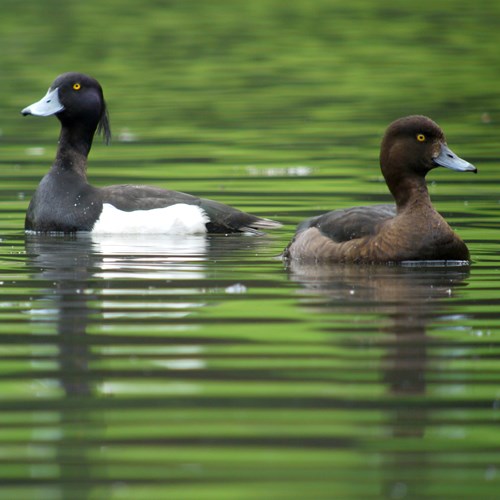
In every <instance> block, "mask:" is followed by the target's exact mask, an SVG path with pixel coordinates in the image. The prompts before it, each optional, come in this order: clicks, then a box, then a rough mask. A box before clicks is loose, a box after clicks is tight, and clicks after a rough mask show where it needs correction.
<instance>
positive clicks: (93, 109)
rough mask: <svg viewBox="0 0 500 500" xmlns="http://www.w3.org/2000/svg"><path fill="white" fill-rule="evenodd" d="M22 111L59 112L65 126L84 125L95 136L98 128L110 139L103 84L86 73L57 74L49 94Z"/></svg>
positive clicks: (58, 114) (31, 113) (81, 126)
mask: <svg viewBox="0 0 500 500" xmlns="http://www.w3.org/2000/svg"><path fill="white" fill-rule="evenodd" d="M21 113H22V114H23V115H24V116H26V115H34V116H50V115H56V116H57V118H58V119H59V120H60V122H61V125H62V126H63V128H64V127H65V128H68V129H71V128H75V127H76V128H85V129H87V130H89V131H91V133H92V135H93V134H94V132H95V130H96V129H97V132H98V133H102V135H103V137H104V141H105V142H106V143H108V142H109V140H110V138H111V129H110V125H109V117H108V111H107V107H106V102H105V100H104V94H103V91H102V87H101V85H100V84H99V82H98V81H97V80H95V79H94V78H92V77H90V76H88V75H84V74H83V73H64V74H62V75H60V76H58V77H57V78H56V79H55V80H54V82H53V83H52V85H51V86H50V88H49V90H48V91H47V94H46V95H45V96H44V97H42V99H40V100H39V101H37V102H35V103H33V104H31V105H30V106H27V107H26V108H24V109H23V110H22V111H21Z"/></svg>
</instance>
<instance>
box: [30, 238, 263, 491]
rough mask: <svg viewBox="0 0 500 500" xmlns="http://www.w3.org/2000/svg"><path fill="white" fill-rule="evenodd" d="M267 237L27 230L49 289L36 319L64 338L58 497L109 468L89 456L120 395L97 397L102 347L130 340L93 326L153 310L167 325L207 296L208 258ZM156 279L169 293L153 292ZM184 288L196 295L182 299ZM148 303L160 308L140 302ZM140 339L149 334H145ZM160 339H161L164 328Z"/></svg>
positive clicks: (89, 486)
mask: <svg viewBox="0 0 500 500" xmlns="http://www.w3.org/2000/svg"><path fill="white" fill-rule="evenodd" d="M265 244H266V239H265V238H256V237H245V236H241V237H239V236H236V237H230V238H226V237H224V236H213V237H206V236H183V237H182V238H179V237H167V236H158V237H151V236H148V238H147V239H146V238H144V237H134V236H112V237H109V236H99V237H96V236H90V235H88V236H86V235H65V236H52V235H51V236H46V235H26V240H25V247H26V254H27V262H28V265H29V266H31V268H32V274H33V278H34V279H35V280H36V281H38V282H41V284H40V286H39V288H40V289H41V290H42V292H41V295H39V296H38V298H36V299H35V300H33V302H32V307H33V309H32V311H31V314H32V321H33V323H36V324H38V325H40V324H43V325H44V329H45V331H49V332H50V334H52V333H54V334H56V335H54V338H53V340H52V336H50V337H49V338H50V342H53V344H54V345H55V346H56V347H57V354H56V356H55V361H56V363H57V368H56V370H55V372H54V378H55V379H56V380H57V382H58V383H59V386H60V388H61V389H62V397H61V398H60V400H58V402H57V403H56V404H55V408H56V411H57V412H58V415H59V422H60V433H59V435H60V439H59V440H58V442H57V443H56V450H55V451H56V461H57V465H58V469H59V471H60V473H59V478H57V479H54V485H57V487H60V488H61V495H60V496H61V498H72V499H77V500H80V499H86V498H88V497H89V496H90V494H91V491H92V490H93V488H94V487H95V486H96V484H97V483H98V482H99V479H98V478H102V477H103V471H102V467H101V468H99V470H98V471H97V470H96V465H95V463H94V462H93V460H92V458H91V456H92V454H93V455H95V454H96V453H98V449H99V443H100V436H102V435H103V434H104V429H105V426H104V424H103V420H104V416H103V411H104V409H105V408H107V407H108V406H109V407H113V400H112V399H109V398H108V399H107V400H106V402H103V400H102V397H100V396H99V394H98V393H99V391H98V390H97V388H99V387H101V388H102V386H103V385H104V384H105V382H106V380H103V379H104V375H102V373H103V372H102V370H99V369H96V366H99V362H100V361H101V362H102V360H103V354H102V352H104V351H103V350H102V347H106V346H109V347H113V346H115V344H117V343H118V344H119V343H120V341H121V342H125V343H127V342H130V341H131V339H130V336H128V337H127V336H126V335H124V336H121V335H119V334H118V335H114V336H113V337H112V339H111V338H109V337H108V336H107V335H105V334H100V335H96V334H90V332H91V330H92V328H94V329H99V331H101V330H102V329H103V324H104V325H105V323H106V321H108V320H109V321H111V320H116V318H117V317H120V319H121V321H124V324H127V325H128V324H130V323H135V325H136V326H137V327H138V328H141V325H143V324H144V321H145V318H146V316H148V317H149V319H151V317H152V316H153V317H154V316H155V314H156V315H157V321H158V322H159V323H160V324H161V325H162V327H163V326H165V325H166V323H168V319H169V318H171V317H173V318H179V317H182V316H187V315H192V314H193V313H194V312H195V311H196V310H197V308H200V307H204V306H205V305H206V303H205V302H204V301H203V299H202V298H200V297H201V296H202V294H201V293H200V291H201V290H203V289H204V288H205V287H206V281H205V280H206V279H207V262H208V261H209V260H211V259H218V258H220V257H222V256H224V255H226V254H228V253H232V252H234V251H237V249H239V250H241V249H242V248H244V249H245V251H246V250H248V249H249V248H255V247H257V246H260V245H265ZM156 285H157V286H158V287H161V289H162V290H163V292H164V293H163V292H162V293H161V297H160V298H159V299H158V300H156V299H155V300H152V301H151V297H152V296H153V295H155V290H154V288H155V286H156ZM192 291H195V292H196V293H191V292H192ZM183 295H187V296H188V297H189V300H186V301H185V302H184V300H183V298H182V296H183ZM148 296H149V297H150V298H149V299H148V298H147V297H148ZM179 296H181V297H179ZM137 297H141V298H140V299H137ZM155 297H156V295H155ZM131 301H132V302H131ZM148 301H149V303H148ZM151 302H154V303H155V305H154V309H153V310H151V307H149V309H148V308H147V307H143V306H145V305H148V306H151ZM176 321H177V320H176ZM165 327H166V328H167V327H168V325H166V326H165ZM104 328H105V327H104ZM176 328H177V329H178V323H177V324H176ZM52 329H53V331H52ZM115 330H116V329H115ZM135 339H136V340H134V342H136V343H137V342H139V340H137V337H135ZM132 340H133V339H132ZM140 341H141V342H142V341H144V342H146V343H147V342H148V335H147V334H145V335H144V338H143V337H142V336H141V340H140ZM149 342H150V343H151V342H152V340H151V338H149ZM154 342H155V345H157V343H158V338H157V337H155V340H154ZM173 342H175V340H173ZM134 404H136V403H134ZM96 478H97V479H96ZM99 488H100V491H101V489H102V488H103V483H101V484H99ZM106 496H108V495H106V494H105V493H104V494H103V498H104V497H106Z"/></svg>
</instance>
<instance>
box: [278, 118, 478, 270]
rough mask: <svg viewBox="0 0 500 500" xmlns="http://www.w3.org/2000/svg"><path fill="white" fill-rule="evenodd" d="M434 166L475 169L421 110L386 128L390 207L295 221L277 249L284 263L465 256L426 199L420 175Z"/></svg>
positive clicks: (384, 163)
mask: <svg viewBox="0 0 500 500" xmlns="http://www.w3.org/2000/svg"><path fill="white" fill-rule="evenodd" d="M436 167H445V168H448V169H451V170H455V171H458V172H474V173H477V168H476V167H475V166H474V165H472V164H471V163H469V162H468V161H466V160H464V159H462V158H460V157H459V156H457V155H456V154H455V153H454V152H453V151H452V150H451V149H450V148H449V147H448V144H447V142H446V138H445V135H444V132H443V130H442V129H441V127H440V126H439V125H438V124H437V123H435V122H434V121H433V120H432V119H430V118H429V117H427V116H422V115H411V116H405V117H402V118H399V119H397V120H395V121H394V122H392V123H391V124H390V125H389V126H388V127H387V129H386V131H385V134H384V136H383V139H382V143H381V146H380V168H381V170H382V175H383V176H384V179H385V182H386V184H387V187H388V188H389V191H390V193H391V194H392V197H393V198H394V201H395V205H391V204H384V205H372V206H360V207H352V208H346V209H338V210H333V211H331V212H327V213H324V214H321V215H318V216H315V217H312V218H309V219H307V220H305V221H303V222H301V223H300V224H299V225H298V226H297V230H296V232H295V235H294V237H293V239H292V241H291V242H290V243H289V244H288V245H287V247H286V248H285V250H284V251H283V253H282V258H283V259H284V261H285V262H288V263H289V262H304V263H315V262H322V263H350V264H357V263H359V264H363V263H366V264H377V263H391V262H393V263H398V262H403V261H429V260H435V261H469V260H470V254H469V250H468V248H467V245H466V244H465V243H464V241H463V240H462V239H461V238H460V237H459V236H458V235H457V234H456V233H455V232H454V231H453V229H452V228H451V227H450V226H449V225H448V223H447V222H446V221H445V219H444V218H443V217H442V216H441V215H440V214H439V213H438V212H437V211H436V210H435V208H434V207H433V205H432V202H431V199H430V196H429V191H428V189H427V184H426V180H425V177H426V175H427V174H428V173H429V172H430V171H431V170H432V169H434V168H436Z"/></svg>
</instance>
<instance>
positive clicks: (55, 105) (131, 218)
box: [22, 73, 281, 234]
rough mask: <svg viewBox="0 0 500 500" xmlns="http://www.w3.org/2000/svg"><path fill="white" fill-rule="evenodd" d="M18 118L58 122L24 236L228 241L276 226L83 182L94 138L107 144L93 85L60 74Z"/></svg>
mask: <svg viewBox="0 0 500 500" xmlns="http://www.w3.org/2000/svg"><path fill="white" fill-rule="evenodd" d="M22 114H23V115H36V116H50V115H56V116H57V118H58V119H59V121H60V122H61V133H60V137H59V146H58V150H57V154H56V159H55V161H54V164H53V165H52V168H51V169H50V171H49V173H48V174H47V175H45V177H44V178H43V179H42V181H41V182H40V184H39V186H38V188H37V190H36V192H35V194H34V196H33V198H32V200H31V203H30V205H29V207H28V211H27V213H26V221H25V229H26V230H27V231H36V232H64V233H72V232H76V231H91V232H96V233H170V234H193V233H206V232H209V233H234V232H254V233H258V232H259V230H260V229H271V228H275V227H279V226H280V225H281V224H280V223H278V222H275V221H272V220H269V219H263V218H260V217H257V216H255V215H251V214H247V213H244V212H241V211H240V210H237V209H235V208H232V207H230V206H227V205H224V204H222V203H218V202H216V201H212V200H207V199H204V198H197V197H195V196H192V195H189V194H186V193H181V192H178V191H169V190H165V189H161V188H157V187H151V186H141V185H140V186H134V185H116V186H108V187H103V188H97V187H94V186H91V185H90V184H89V183H88V182H87V156H88V154H89V151H90V148H91V146H92V140H93V138H94V133H95V132H96V130H97V132H98V133H102V134H103V136H104V140H105V142H106V143H108V142H109V139H110V137H111V132H110V127H109V119H108V112H107V108H106V103H105V101H104V96H103V91H102V88H101V86H100V84H99V82H97V80H95V79H94V78H91V77H90V76H87V75H84V74H81V73H65V74H63V75H60V76H59V77H57V78H56V80H55V81H54V83H53V84H52V85H51V86H50V88H49V90H48V92H47V94H46V95H45V97H43V98H42V99H41V100H40V101H38V102H36V103H34V104H32V105H31V106H28V107H26V108H24V109H23V110H22Z"/></svg>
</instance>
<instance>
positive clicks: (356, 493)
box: [0, 0, 500, 500]
mask: <svg viewBox="0 0 500 500" xmlns="http://www.w3.org/2000/svg"><path fill="white" fill-rule="evenodd" d="M195 4H196V2H183V3H179V4H177V3H175V2H174V3H172V4H170V5H169V6H168V7H165V6H159V5H156V4H155V3H154V2H150V3H148V4H147V7H146V5H145V4H144V5H143V7H141V9H138V10H137V9H136V10H134V5H135V4H133V3H132V2H128V1H121V2H119V5H118V4H117V5H113V2H109V3H102V2H101V3H97V2H92V1H89V2H85V3H77V4H73V3H67V2H65V3H60V2H56V1H53V2H52V3H51V6H52V8H51V9H46V8H43V9H41V8H39V7H37V3H36V2H26V3H23V4H22V5H21V4H19V5H17V4H14V3H12V4H10V3H9V8H8V9H5V10H4V12H3V15H2V18H1V19H0V24H1V25H2V30H1V32H2V36H3V37H4V38H5V40H4V43H3V44H2V45H3V47H4V49H5V50H3V51H2V54H0V63H1V64H2V67H3V68H5V69H8V71H5V72H3V73H2V74H1V75H0V78H1V79H2V83H3V85H2V86H1V88H0V98H1V100H0V105H1V106H2V109H3V112H2V114H1V117H0V119H1V122H0V128H1V129H2V131H3V135H2V136H1V137H0V140H1V142H0V165H1V169H0V179H1V182H0V360H1V361H0V464H1V466H0V498H2V499H3V498H6V499H11V498H12V499H13V498H15V499H37V500H38V499H50V500H52V499H66V498H67V499H77V500H78V499H99V500H100V499H104V498H105V499H120V500H121V499H134V500H136V499H148V500H149V499H153V498H159V499H163V498H175V499H190V500H191V499H214V500H215V499H216V500H224V499H231V500H232V499H236V498H237V499H238V500H240V499H241V500H246V499H267V498H269V499H271V498H272V499H287V500H288V499H306V498H307V499H309V498H311V499H312V498H314V499H327V498H342V499H343V498H356V499H358V498H359V499H362V498H363V499H364V498H388V499H416V498H439V499H448V498H449V499H456V498H481V499H482V498H497V497H498V491H499V490H500V452H499V451H498V450H500V438H499V433H498V430H497V429H498V420H499V418H500V413H499V412H500V389H499V387H500V384H499V382H500V368H499V364H498V358H499V354H500V344H499V335H500V313H499V310H500V299H499V296H500V293H499V292H500V290H499V289H500V286H499V279H500V259H499V255H498V226H499V221H500V204H499V196H498V189H497V186H498V182H499V181H500V178H499V173H498V172H499V171H500V170H499V165H500V155H499V154H498V137H499V132H500V131H499V126H498V123H497V120H498V117H499V116H500V115H499V110H500V98H499V97H498V96H497V83H496V82H497V81H498V76H499V75H498V65H497V64H496V58H497V52H498V43H499V42H500V40H498V38H499V36H500V35H499V34H498V29H497V26H498V6H497V4H496V3H492V5H489V4H488V5H487V6H486V3H485V8H484V9H479V8H476V7H474V6H471V5H469V3H467V2H461V1H459V0H457V1H448V2H444V3H442V4H440V5H439V6H437V5H433V3H432V2H423V3H421V4H419V8H418V9H416V8H414V7H406V6H405V7H403V6H400V10H398V11H396V10H395V9H394V8H393V6H392V5H390V2H377V3H373V2H360V3H359V6H355V5H353V6H344V5H340V3H338V2H327V1H318V2H317V3H310V2H300V1H291V2H287V4H286V6H284V5H283V4H282V3H280V2H277V1H267V2H264V1H263V0H255V1H254V2H252V3H251V4H245V7H244V8H243V7H241V6H240V7H237V6H235V4H234V2H225V1H222V0H220V1H217V2H209V3H199V4H197V9H194V6H195ZM486 7H487V8H486ZM20 9H21V10H20ZM193 9H194V10H193ZM241 9H243V11H242V10H241ZM479 10H480V11H479ZM54 12H59V14H58V17H54ZM222 12H223V13H222ZM20 16H23V17H22V20H23V22H22V23H19V19H21V17H20ZM115 19H117V20H118V21H119V22H111V21H110V20H115ZM443 19H446V20H447V21H449V22H442V21H443ZM61 20H63V21H64V22H61ZM68 27H69V28H72V29H69V30H68ZM96 33H98V34H99V36H96ZM70 39H71V40H72V43H67V41H68V40H70ZM97 56H98V57H97ZM76 60H80V61H81V66H82V67H81V68H75V65H76V63H75V61H76ZM75 69H82V70H84V71H88V72H89V73H92V74H94V75H95V76H96V77H98V78H99V79H100V80H101V81H102V83H103V84H104V90H105V95H106V97H107V101H108V104H109V107H110V112H111V124H112V126H113V128H114V137H115V139H114V141H113V144H112V146H111V147H109V148H107V147H105V146H104V145H102V144H101V143H100V141H97V142H96V144H95V145H94V148H93V151H92V153H91V158H90V164H89V177H90V179H91V182H92V183H93V184H95V185H101V186H102V185H106V184H111V183H122V182H129V183H139V182H143V183H148V184H153V185H156V186H163V187H168V188H171V189H178V190H183V191H187V192H191V193H193V194H198V195H203V196H205V197H210V198H214V199H217V200H219V201H222V202H225V203H229V204H231V205H234V206H237V207H239V208H241V209H243V210H247V211H250V212H253V213H255V214H257V215H262V216H266V217H271V218H275V219H277V220H280V221H282V222H283V223H284V226H283V228H281V229H278V230H276V231H272V232H269V233H268V234H267V235H265V236H262V237H254V236H244V235H243V236H241V235H236V236H228V237H225V236H218V235H217V236H207V237H203V236H193V237H188V238H183V239H179V238H178V237H176V238H169V237H167V236H164V237H150V238H142V237H141V238H135V237H125V236H123V237H102V236H101V237H99V238H91V237H88V236H78V237H44V236H33V235H30V236H25V235H24V233H23V231H22V227H23V220H24V213H25V210H26V207H27V204H28V201H29V199H30V197H31V194H32V192H33V190H34V189H35V187H36V185H37V183H38V181H39V179H40V178H41V177H42V175H43V174H44V173H45V172H46V170H47V168H48V166H49V165H50V163H51V161H52V158H53V155H54V150H55V142H56V137H57V124H56V122H55V120H54V119H53V118H47V119H34V118H33V119H29V118H24V119H23V118H22V117H20V116H19V110H20V109H21V108H22V107H24V106H26V105H27V104H29V103H31V102H33V101H35V100H37V99H38V98H40V97H41V96H42V95H43V93H44V91H45V90H46V88H47V86H48V85H49V83H50V82H51V80H52V79H53V78H54V77H55V76H56V75H57V74H58V73H60V72H62V71H66V70H75ZM413 112H421V113H426V114H429V115H431V116H432V117H433V118H435V119H436V120H437V121H438V122H439V123H440V124H442V125H443V128H444V129H445V132H446V133H447V136H448V143H449V145H450V147H451V148H452V149H453V150H454V151H455V152H456V153H457V154H459V155H460V156H462V157H464V158H465V159H467V160H469V161H471V162H473V163H474V164H475V165H476V166H477V167H478V169H479V173H478V175H476V176H474V175H468V174H459V173H455V172H451V171H447V170H445V169H437V170H435V171H433V172H431V173H430V175H429V176H428V181H429V190H430V193H431V197H432V199H433V202H434V204H435V206H436V207H437V208H438V209H439V210H440V212H441V213H443V214H444V216H445V217H446V218H447V220H448V221H449V222H450V224H451V225H452V226H453V227H454V228H455V229H456V230H457V231H458V232H459V234H460V235H461V236H462V237H463V238H464V240H465V241H466V242H467V244H468V246H469V248H470V251H471V255H472V258H473V262H472V264H471V265H470V266H463V265H449V266H446V267H443V266H441V265H437V264H436V263H433V264H432V263H431V264H430V265H427V266H410V265H408V266H327V267H312V268H311V267H297V266H295V267H291V268H289V269H286V268H285V266H284V265H283V263H282V262H281V261H280V259H279V258H278V255H279V254H280V252H281V251H282V249H283V248H284V247H285V245H286V244H287V243H288V241H289V240H290V238H291V237H292V235H293V231H294V227H295V225H296V224H297V223H298V222H299V221H300V220H302V219H303V218H305V217H308V216H311V215H315V214H318V213H321V212H323V211H326V210H330V209H335V208H342V207H348V206H352V205H364V204H370V203H384V202H388V201H389V194H388V192H387V188H386V186H385V184H384V182H383V180H382V177H381V175H380V172H379V169H378V145H379V141H380V137H381V135H382V133H383V131H384V128H385V126H387V124H388V123H389V122H390V121H391V120H392V119H394V118H396V117H398V116H402V115H404V114H409V113H413Z"/></svg>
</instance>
